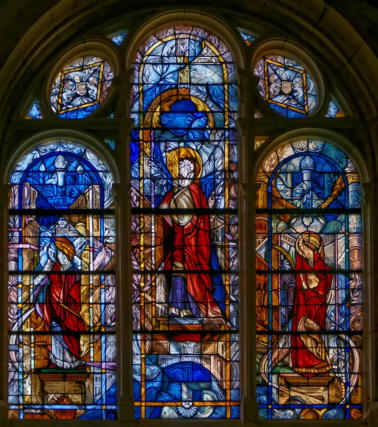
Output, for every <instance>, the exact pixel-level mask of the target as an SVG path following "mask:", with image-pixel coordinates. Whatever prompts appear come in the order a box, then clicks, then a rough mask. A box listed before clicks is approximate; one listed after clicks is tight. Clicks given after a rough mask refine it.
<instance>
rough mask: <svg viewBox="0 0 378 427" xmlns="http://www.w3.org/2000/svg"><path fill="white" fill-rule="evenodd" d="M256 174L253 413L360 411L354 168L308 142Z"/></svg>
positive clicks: (340, 155) (307, 415) (312, 415)
mask: <svg viewBox="0 0 378 427" xmlns="http://www.w3.org/2000/svg"><path fill="white" fill-rule="evenodd" d="M257 181H258V182H259V183H260V189H259V192H258V197H257V206H256V207H257V211H256V212H257V213H256V273H257V276H256V281H257V291H256V301H257V307H256V314H257V323H256V328H257V399H258V404H259V415H260V417H261V418H265V419H336V418H342V419H357V418H361V417H362V388H361V381H362V371H361V360H362V354H361V352H362V314H363V312H362V223H361V200H360V194H359V185H360V184H359V176H358V172H357V170H356V168H355V166H354V165H353V163H352V161H351V160H350V159H349V158H348V156H347V155H346V154H345V153H344V152H343V151H341V150H340V149H338V148H337V147H335V146H334V145H332V144H331V143H329V142H325V141H319V140H312V139H308V140H300V141H295V142H293V143H290V144H286V145H283V146H281V147H279V148H278V149H276V150H275V151H273V152H271V153H270V154H269V155H268V156H267V157H266V158H265V160H264V161H263V162H262V165H261V167H260V170H259V172H258V175H257Z"/></svg>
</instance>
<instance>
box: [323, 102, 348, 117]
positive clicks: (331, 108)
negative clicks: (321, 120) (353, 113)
mask: <svg viewBox="0 0 378 427" xmlns="http://www.w3.org/2000/svg"><path fill="white" fill-rule="evenodd" d="M325 117H331V118H335V117H345V114H344V113H343V111H342V110H341V108H340V107H339V105H338V104H337V102H336V101H335V100H334V99H331V101H330V102H329V105H328V110H327V113H326V115H325Z"/></svg>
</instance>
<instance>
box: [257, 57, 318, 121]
mask: <svg viewBox="0 0 378 427" xmlns="http://www.w3.org/2000/svg"><path fill="white" fill-rule="evenodd" d="M255 75H256V76H257V77H258V78H259V82H258V91H259V92H260V95H261V96H262V97H263V98H264V99H265V100H266V101H267V102H268V104H269V106H270V108H272V109H273V110H274V111H276V112H277V113H279V114H281V115H282V116H287V117H289V118H294V117H306V116H307V115H309V114H311V112H312V111H313V110H314V109H315V107H316V103H317V96H318V91H317V89H316V86H315V83H314V81H313V80H312V77H311V75H310V74H309V73H308V72H307V71H306V70H305V69H304V68H303V67H302V66H301V65H299V64H298V63H297V62H296V61H295V60H294V59H292V58H289V57H287V56H281V55H267V56H264V57H263V58H261V59H260V60H259V61H258V62H257V64H256V66H255Z"/></svg>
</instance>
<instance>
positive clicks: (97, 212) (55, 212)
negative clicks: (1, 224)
mask: <svg viewBox="0 0 378 427" xmlns="http://www.w3.org/2000/svg"><path fill="white" fill-rule="evenodd" d="M8 213H9V215H35V216H49V215H53V216H58V215H114V214H115V209H9V210H8Z"/></svg>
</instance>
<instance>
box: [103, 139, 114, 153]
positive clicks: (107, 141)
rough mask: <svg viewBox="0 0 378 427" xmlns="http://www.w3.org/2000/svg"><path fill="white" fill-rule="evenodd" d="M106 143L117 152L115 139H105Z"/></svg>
mask: <svg viewBox="0 0 378 427" xmlns="http://www.w3.org/2000/svg"><path fill="white" fill-rule="evenodd" d="M104 141H105V142H106V144H108V145H109V147H110V148H111V149H112V150H115V140H114V138H104Z"/></svg>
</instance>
